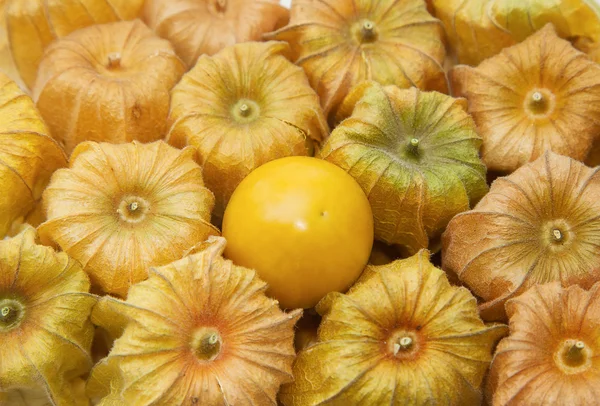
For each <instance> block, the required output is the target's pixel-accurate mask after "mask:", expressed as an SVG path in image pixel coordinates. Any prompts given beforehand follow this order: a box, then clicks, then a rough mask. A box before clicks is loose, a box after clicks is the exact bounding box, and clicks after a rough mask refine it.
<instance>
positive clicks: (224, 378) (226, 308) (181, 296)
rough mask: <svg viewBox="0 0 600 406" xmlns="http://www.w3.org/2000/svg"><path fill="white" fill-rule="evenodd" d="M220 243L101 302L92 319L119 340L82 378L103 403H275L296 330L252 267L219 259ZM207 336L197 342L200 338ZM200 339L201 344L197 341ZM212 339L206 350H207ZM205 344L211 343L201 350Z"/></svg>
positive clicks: (293, 315)
mask: <svg viewBox="0 0 600 406" xmlns="http://www.w3.org/2000/svg"><path fill="white" fill-rule="evenodd" d="M224 247H225V239H224V238H222V237H211V239H209V241H208V242H207V243H206V244H204V246H203V248H204V249H203V250H202V251H200V252H199V253H197V254H193V255H190V256H188V257H186V258H183V259H181V260H179V261H176V262H173V263H171V264H169V265H167V266H164V267H161V268H153V269H151V270H150V275H149V278H148V280H146V281H144V282H140V283H138V284H137V285H134V286H133V287H132V288H131V289H130V291H129V295H128V297H127V301H120V300H117V299H114V298H110V297H104V298H102V299H101V300H100V302H99V303H98V305H97V306H96V308H95V309H94V313H93V316H92V317H93V320H94V322H95V323H97V324H99V325H102V326H105V327H106V328H107V329H110V330H112V331H113V333H114V334H115V335H117V336H118V337H119V338H118V339H117V340H116V341H115V344H114V346H113V348H112V349H111V352H110V354H109V356H108V357H107V358H106V359H104V360H103V361H101V362H100V363H99V364H97V365H96V366H95V367H94V369H93V371H92V374H91V377H90V380H89V381H88V387H87V389H88V394H89V396H90V397H91V398H92V399H100V398H103V397H104V399H103V403H102V404H103V405H113V404H114V405H124V404H126V405H130V406H145V405H157V406H162V405H165V406H167V405H225V404H230V405H236V406H237V405H240V406H244V405H261V406H263V405H265V406H266V405H276V404H277V402H276V395H277V391H278V389H279V386H280V385H281V383H283V382H289V381H291V380H292V375H291V372H292V362H293V360H294V355H295V353H294V347H293V340H294V324H295V323H296V321H297V320H298V318H299V317H300V315H301V314H302V311H301V310H296V311H293V312H290V313H284V312H282V311H281V310H280V309H279V306H278V303H277V301H275V300H273V299H270V298H268V297H267V296H265V294H264V291H265V289H266V287H267V286H266V284H265V283H264V282H263V281H261V280H260V279H258V277H257V276H256V273H255V272H254V271H252V270H250V269H246V268H242V267H238V266H235V265H233V263H232V262H231V261H228V260H225V259H223V258H222V256H221V254H222V252H223V249H224ZM205 334H208V335H206V337H208V338H210V337H214V338H215V339H214V340H211V341H209V342H207V343H205V344H206V345H205V346H202V345H200V346H199V345H198V342H200V343H202V342H204V340H203V338H205ZM199 339H200V340H199ZM211 343H212V344H211ZM209 344H210V345H209Z"/></svg>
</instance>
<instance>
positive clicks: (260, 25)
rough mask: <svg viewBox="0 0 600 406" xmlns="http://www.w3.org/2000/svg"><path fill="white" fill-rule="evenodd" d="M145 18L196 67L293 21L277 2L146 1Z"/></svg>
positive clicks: (254, 0)
mask: <svg viewBox="0 0 600 406" xmlns="http://www.w3.org/2000/svg"><path fill="white" fill-rule="evenodd" d="M143 18H144V21H145V22H146V24H148V25H149V26H150V28H152V29H153V30H154V31H156V33H157V34H158V35H160V36H161V37H163V38H166V39H168V40H169V41H170V42H171V43H172V44H173V46H174V47H175V50H176V51H177V54H178V55H179V56H180V57H181V58H182V59H183V60H184V62H185V63H186V64H187V65H188V66H189V67H192V66H194V64H195V63H196V61H197V60H198V58H199V57H200V56H201V55H204V54H206V55H214V54H216V53H217V52H219V51H220V50H222V49H223V48H225V47H227V46H231V45H234V44H236V43H239V42H248V41H259V40H261V39H262V35H263V34H264V33H267V32H270V31H274V30H276V29H278V28H280V27H282V26H284V25H285V24H287V22H288V20H289V11H288V10H287V9H286V8H285V7H282V6H281V5H280V4H279V1H277V0H204V1H198V0H146V1H145V3H144V9H143Z"/></svg>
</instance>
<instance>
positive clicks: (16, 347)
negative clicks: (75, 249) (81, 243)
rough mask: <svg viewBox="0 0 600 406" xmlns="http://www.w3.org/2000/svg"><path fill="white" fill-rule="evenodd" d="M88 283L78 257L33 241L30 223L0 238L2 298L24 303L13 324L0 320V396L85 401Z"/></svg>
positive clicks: (13, 401) (14, 401) (12, 401)
mask: <svg viewBox="0 0 600 406" xmlns="http://www.w3.org/2000/svg"><path fill="white" fill-rule="evenodd" d="M89 286H90V284H89V280H88V278H87V276H86V275H85V273H84V272H83V270H82V269H81V267H80V265H79V264H78V263H77V262H76V261H74V260H72V259H71V258H69V257H68V256H67V255H66V254H65V253H56V252H55V251H54V250H52V249H51V248H49V247H44V246H41V245H37V244H36V233H35V230H34V229H33V228H31V227H29V228H28V229H26V230H24V231H23V232H22V233H21V234H19V235H18V236H16V237H14V238H11V239H7V240H4V241H0V301H6V300H11V299H12V300H13V301H14V302H17V303H19V304H20V306H22V307H23V308H22V310H20V312H22V313H17V317H19V314H21V316H20V317H22V318H21V320H20V321H18V322H17V324H16V325H14V324H13V325H10V327H7V325H4V324H3V322H2V321H1V320H0V342H1V343H2V345H1V346H0V359H1V360H2V363H0V392H4V393H0V400H2V401H5V402H7V404H9V405H11V406H12V405H20V404H25V405H27V406H30V405H36V404H40V405H46V404H52V405H54V404H58V405H86V404H87V399H86V398H85V397H84V394H83V392H82V391H81V390H78V388H80V387H81V380H80V379H78V377H80V376H81V375H82V374H84V373H86V372H88V371H89V370H90V368H91V366H92V360H91V358H90V354H89V351H90V346H91V343H92V337H93V331H94V328H93V325H92V323H91V321H90V313H91V309H92V307H93V305H94V304H95V303H96V299H95V297H94V296H92V295H90V294H89V293H88V291H89ZM14 302H13V303H14ZM6 304H7V302H3V303H2V305H0V307H3V308H4V306H5V305H6ZM9 304H10V303H9ZM12 307H13V311H14V309H15V308H16V307H15V305H14V304H13V306H12ZM20 399H21V400H22V399H24V400H22V401H21V400H20ZM19 402H21V403H19Z"/></svg>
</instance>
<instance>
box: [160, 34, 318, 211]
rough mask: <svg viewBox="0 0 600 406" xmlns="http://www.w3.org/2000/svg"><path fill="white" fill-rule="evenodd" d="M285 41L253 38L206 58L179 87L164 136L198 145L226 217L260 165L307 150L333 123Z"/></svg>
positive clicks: (208, 181) (178, 142)
mask: <svg viewBox="0 0 600 406" xmlns="http://www.w3.org/2000/svg"><path fill="white" fill-rule="evenodd" d="M288 51H289V48H288V46H287V44H286V43H284V42H274V41H272V42H266V43H260V42H249V43H244V44H238V45H234V46H232V47H228V48H226V49H224V50H223V51H221V52H219V53H218V54H217V55H214V56H212V57H210V56H202V57H201V58H200V59H199V60H198V63H197V64H196V66H195V67H194V68H193V69H192V70H191V71H190V72H188V73H187V74H186V75H184V76H183V78H182V79H181V82H179V84H177V86H175V88H174V89H173V92H172V98H171V112H170V122H171V127H170V130H169V134H168V136H167V140H168V142H169V143H171V144H172V145H175V146H178V147H182V146H184V145H186V144H188V145H193V146H194V147H196V148H197V149H198V151H199V155H200V161H201V163H202V166H203V170H204V172H203V174H204V180H205V181H206V185H207V186H208V188H209V189H210V190H212V191H213V193H214V194H215V197H216V208H215V214H216V215H217V216H221V215H222V214H223V211H224V209H225V206H226V205H227V202H228V201H229V198H230V196H231V194H232V193H233V191H234V190H235V188H236V187H237V185H238V184H239V183H240V182H241V181H242V179H244V178H245V177H246V176H247V175H248V174H249V173H250V172H251V171H252V170H253V169H255V168H257V167H258V166H260V165H262V164H264V163H266V162H268V161H271V160H274V159H277V158H282V157H286V156H290V155H309V154H312V152H313V143H318V142H320V141H321V140H322V139H323V138H325V137H326V136H327V135H328V133H329V129H328V127H327V123H326V122H325V118H324V116H323V112H322V110H321V107H320V106H319V98H318V96H317V95H316V94H315V92H314V90H313V89H312V88H311V87H310V85H309V84H308V81H307V79H306V75H305V74H304V72H303V71H302V69H301V68H299V67H297V66H295V65H294V64H292V63H291V62H290V61H288V60H287V59H286V58H285V56H284V54H286V53H287V52H288Z"/></svg>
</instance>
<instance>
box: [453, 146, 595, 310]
mask: <svg viewBox="0 0 600 406" xmlns="http://www.w3.org/2000/svg"><path fill="white" fill-rule="evenodd" d="M442 241H443V252H442V265H443V267H444V269H445V270H447V271H449V272H453V273H455V274H456V275H458V277H459V278H460V280H461V281H462V282H463V283H464V284H466V285H467V286H468V287H469V288H470V289H471V290H472V291H473V293H475V294H476V295H477V296H479V297H480V298H481V299H482V302H483V303H482V304H481V306H480V310H481V312H482V313H481V314H482V317H483V318H484V319H486V320H504V319H506V314H505V311H504V303H505V302H506V300H508V299H510V298H512V297H515V296H518V295H519V294H521V293H523V292H524V291H525V290H527V289H528V288H530V287H531V286H533V285H535V284H538V283H546V282H552V281H560V282H561V283H562V285H563V286H569V285H572V284H579V285H581V286H582V287H584V288H586V289H587V288H589V287H591V286H592V285H593V284H594V282H596V281H598V280H600V267H599V266H598V263H599V262H600V252H599V251H598V250H597V249H596V247H598V246H600V169H599V168H596V169H591V168H588V167H586V166H585V165H583V164H582V163H581V162H578V161H576V160H574V159H571V158H567V157H564V156H561V155H557V154H554V153H551V152H547V153H546V154H544V155H543V156H542V157H540V158H538V159H537V160H536V161H534V162H532V163H530V164H527V165H524V166H522V167H521V168H519V169H517V170H516V171H515V172H514V173H513V174H511V175H510V176H507V177H504V178H499V179H497V180H496V181H495V182H494V183H493V184H492V188H491V190H490V192H489V193H488V194H487V195H486V196H485V197H484V198H483V199H482V200H481V201H480V202H479V204H477V206H475V208H474V209H473V210H471V211H468V212H465V213H461V214H458V215H457V216H456V217H454V219H452V221H451V222H450V224H448V228H447V229H446V231H445V233H444V235H443V239H442Z"/></svg>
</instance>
